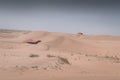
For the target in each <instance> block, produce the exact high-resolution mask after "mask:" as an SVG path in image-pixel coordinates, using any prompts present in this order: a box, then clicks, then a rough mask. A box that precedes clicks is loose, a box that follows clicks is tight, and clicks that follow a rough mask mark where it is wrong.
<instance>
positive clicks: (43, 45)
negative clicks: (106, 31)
mask: <svg viewBox="0 0 120 80" xmlns="http://www.w3.org/2000/svg"><path fill="white" fill-rule="evenodd" d="M28 39H34V40H41V41H42V42H40V43H38V44H28V43H25V41H26V40H28ZM63 79H66V80H120V37H118V36H110V35H85V34H83V35H82V34H67V33H58V32H47V31H15V30H0V80H63Z"/></svg>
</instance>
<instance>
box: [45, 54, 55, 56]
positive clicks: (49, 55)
mask: <svg viewBox="0 0 120 80" xmlns="http://www.w3.org/2000/svg"><path fill="white" fill-rule="evenodd" d="M47 57H56V56H53V55H50V54H48V55H47Z"/></svg>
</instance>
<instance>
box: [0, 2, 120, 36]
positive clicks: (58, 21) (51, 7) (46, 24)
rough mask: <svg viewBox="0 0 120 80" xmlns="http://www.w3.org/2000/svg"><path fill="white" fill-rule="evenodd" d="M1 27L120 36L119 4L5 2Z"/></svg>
mask: <svg viewBox="0 0 120 80" xmlns="http://www.w3.org/2000/svg"><path fill="white" fill-rule="evenodd" d="M0 28H1V29H18V30H40V31H41V30H43V31H52V32H66V33H77V32H83V33H85V34H108V35H119V36H120V1H119V0H3V1H0Z"/></svg>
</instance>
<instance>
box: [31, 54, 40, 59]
mask: <svg viewBox="0 0 120 80" xmlns="http://www.w3.org/2000/svg"><path fill="white" fill-rule="evenodd" d="M29 57H31V58H34V57H39V55H38V54H30V55H29Z"/></svg>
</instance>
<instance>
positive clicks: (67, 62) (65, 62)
mask: <svg viewBox="0 0 120 80" xmlns="http://www.w3.org/2000/svg"><path fill="white" fill-rule="evenodd" d="M58 59H60V61H61V62H62V64H70V62H69V61H68V60H67V59H66V58H63V57H60V56H58Z"/></svg>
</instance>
